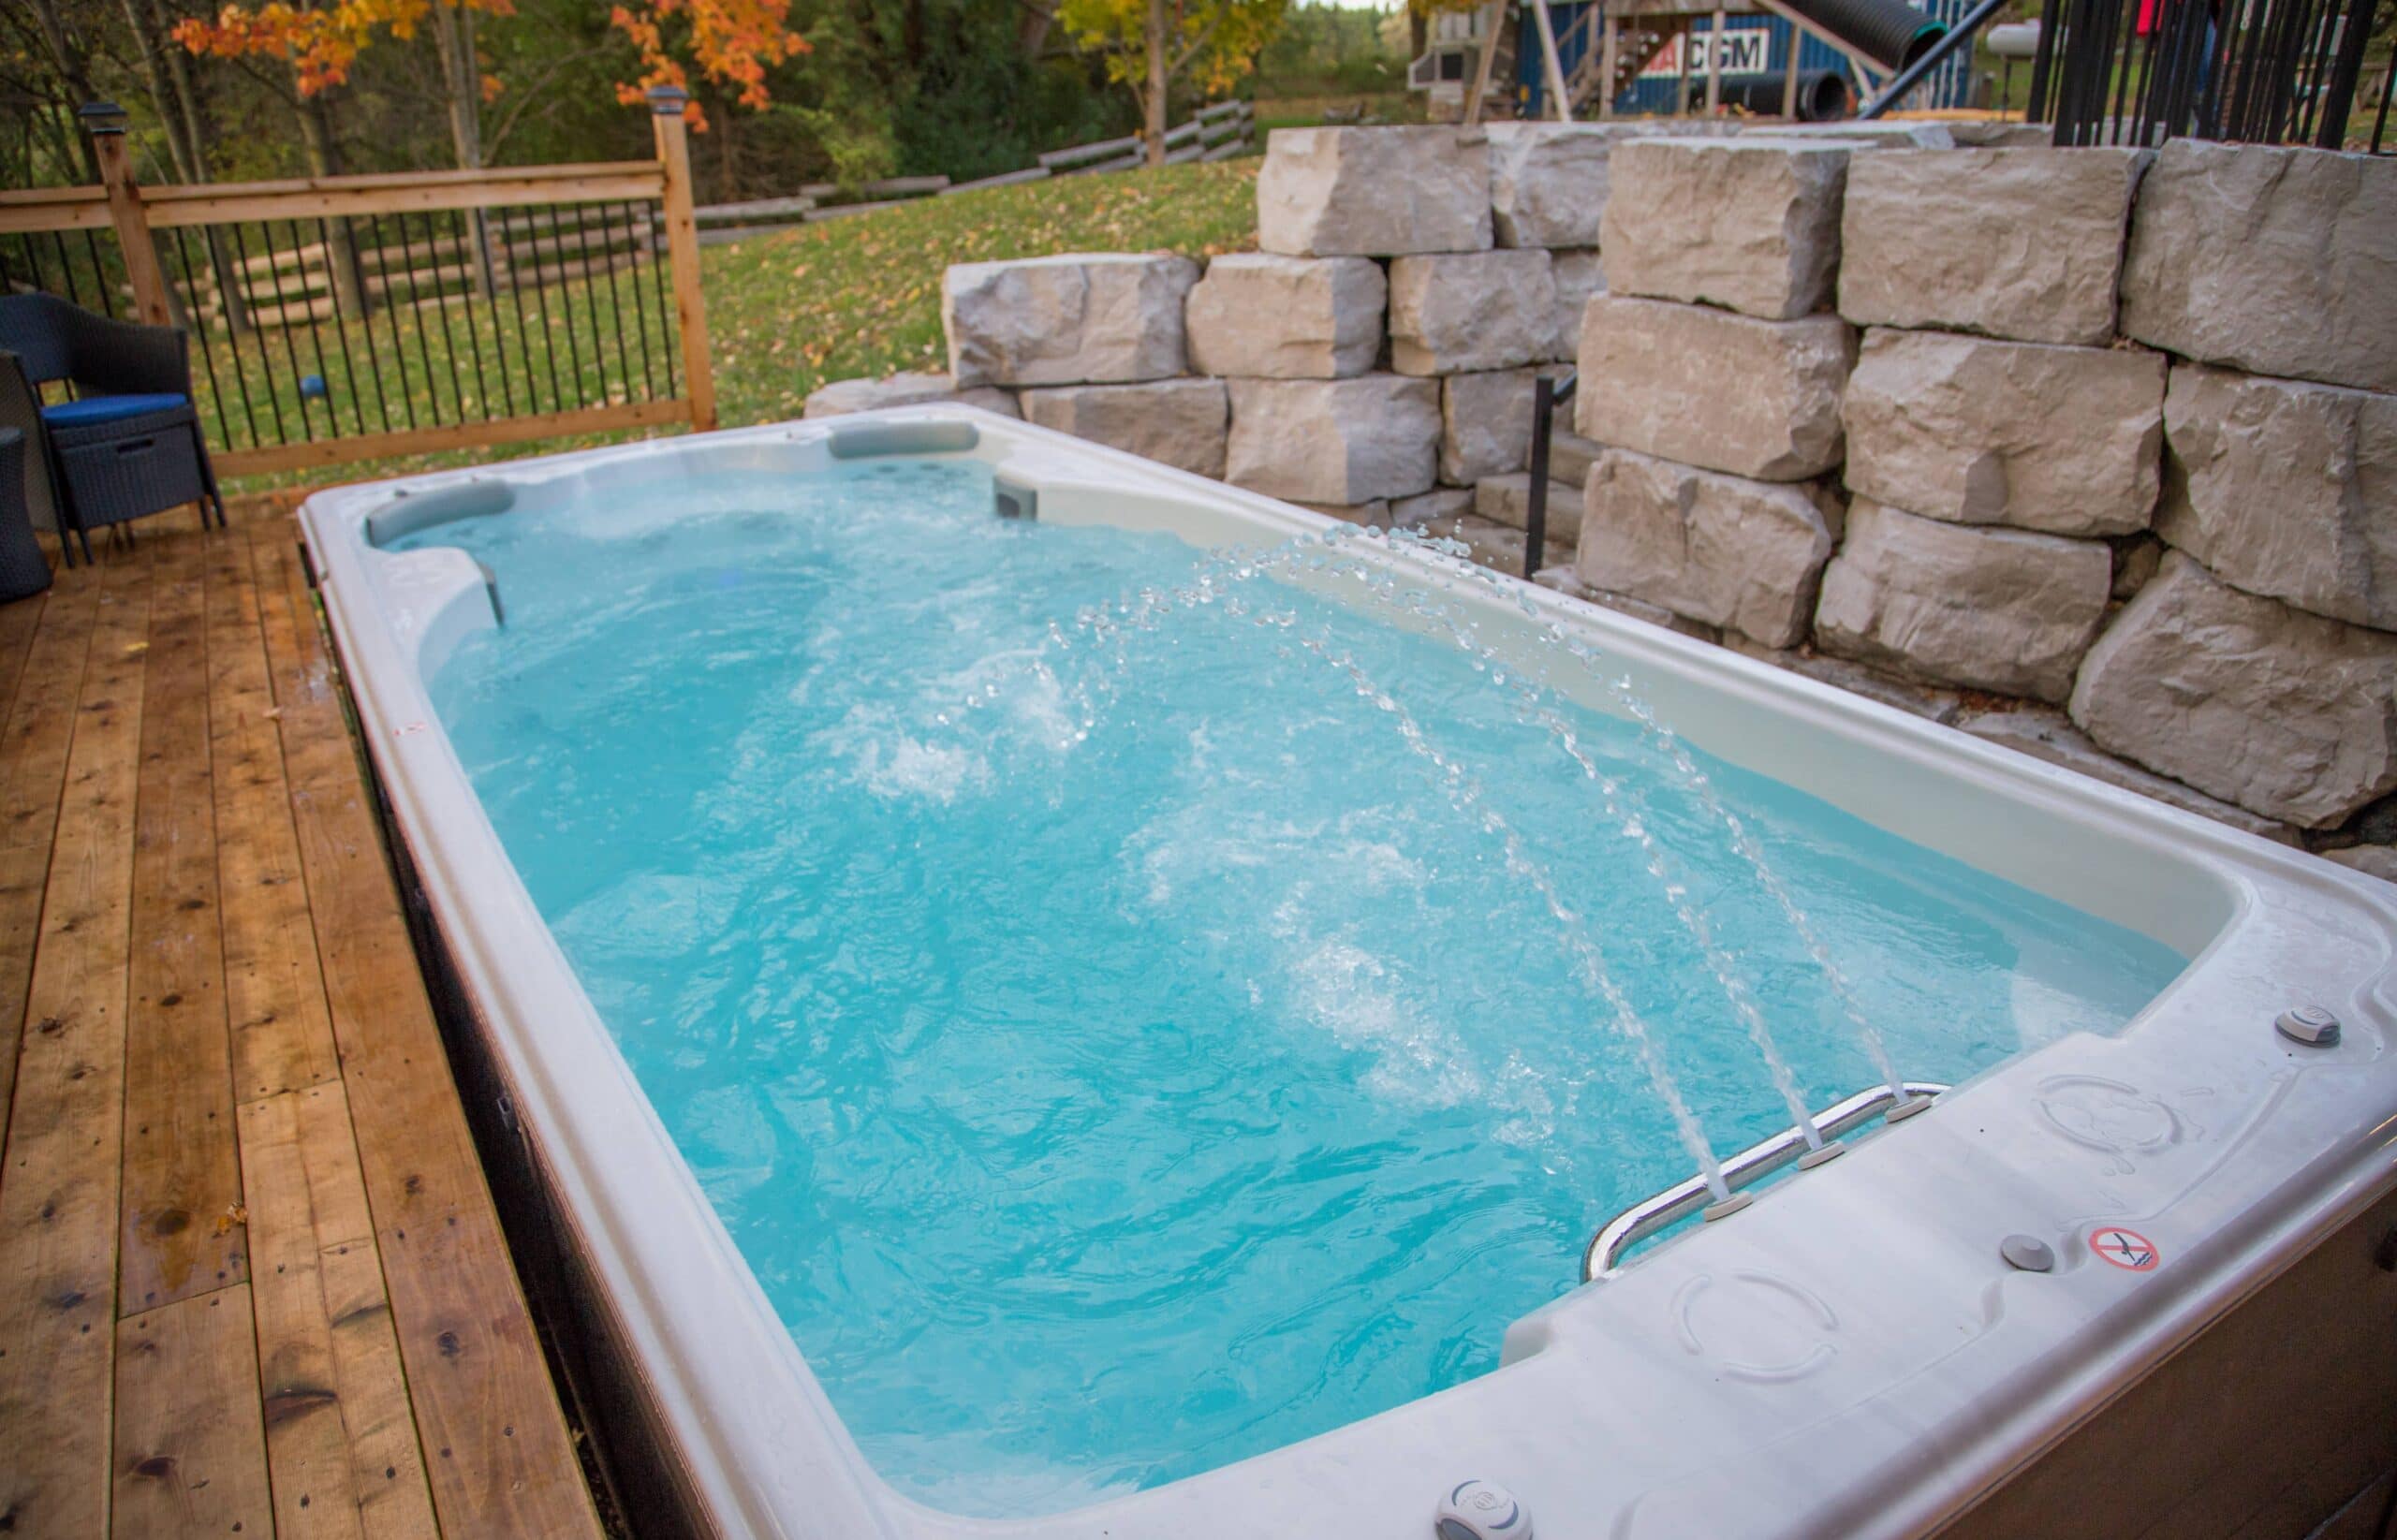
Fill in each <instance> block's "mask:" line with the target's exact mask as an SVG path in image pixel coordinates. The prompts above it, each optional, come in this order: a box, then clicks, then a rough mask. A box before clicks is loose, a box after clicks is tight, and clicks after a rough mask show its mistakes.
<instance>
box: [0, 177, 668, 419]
mask: <svg viewBox="0 0 2397 1540" xmlns="http://www.w3.org/2000/svg"><path fill="white" fill-rule="evenodd" d="M152 239H153V242H154V246H155V248H156V250H157V254H158V265H159V269H160V271H161V272H162V274H163V275H164V277H165V280H166V284H167V287H168V291H169V300H170V302H171V304H172V307H173V310H174V312H175V318H176V319H177V320H178V321H180V322H181V323H182V324H183V325H184V327H185V328H186V330H188V332H189V334H190V337H191V343H192V372H193V375H194V386H195V394H196V395H197V396H198V397H199V409H200V413H201V420H202V423H203V425H204V427H205V429H206V431H207V432H208V433H209V437H210V441H211V442H212V444H213V445H214V446H215V447H216V448H217V449H218V450H219V452H220V453H227V454H232V455H241V454H243V453H247V452H254V451H271V450H281V449H287V448H290V447H295V446H301V445H307V444H314V443H318V442H328V441H331V440H334V439H340V438H344V437H351V436H357V435H364V434H391V433H414V432H419V431H422V430H426V429H435V428H449V429H457V428H464V427H468V426H471V425H474V424H481V423H497V422H501V421H504V420H507V419H510V418H537V417H554V416H558V415H561V414H566V413H571V412H581V411H588V410H591V409H594V408H597V407H602V406H621V405H625V404H628V403H667V402H671V401H673V400H675V399H676V398H677V396H678V395H679V394H680V391H681V382H680V381H679V380H678V378H677V377H676V353H677V350H678V347H679V345H680V339H679V338H678V336H677V335H676V332H675V324H674V306H673V303H672V299H671V296H670V295H669V293H668V292H667V290H666V287H665V283H664V278H663V264H662V263H661V262H660V261H659V260H658V257H659V254H660V252H661V250H662V247H663V241H664V236H663V232H662V230H661V227H660V221H659V219H658V216H657V209H656V205H655V204H654V203H647V202H614V203H596V204H560V205H531V206H522V207H501V208H492V209H477V210H465V209H447V210H432V211H426V212H421V213H383V214H375V215H365V216H358V217H352V216H350V215H346V214H333V215H328V216H319V217H316V218H301V219H269V220H253V221H238V222H230V223H225V224H211V225H205V226H197V227H195V226H180V227H169V228H157V229H154V230H153V231H152ZM25 290H40V291H45V292H48V293H51V294H56V295H58V296H60V297H61V298H63V299H66V300H68V301H73V302H74V303H76V304H79V305H81V306H84V307H85V308H87V309H90V310H95V311H98V312H101V313H102V314H104V315H110V316H120V317H122V316H129V315H130V314H131V313H132V311H133V309H134V305H133V301H132V294H131V288H130V284H129V281H128V278H127V275H126V273H125V263H124V261H123V259H122V256H121V254H120V253H119V252H118V250H117V249H116V240H115V237H114V235H113V234H112V233H111V232H108V231H96V230H93V229H90V228H85V229H80V230H65V231H62V230H43V231H36V232H27V233H21V234H16V235H8V236H0V291H6V292H22V291H25Z"/></svg>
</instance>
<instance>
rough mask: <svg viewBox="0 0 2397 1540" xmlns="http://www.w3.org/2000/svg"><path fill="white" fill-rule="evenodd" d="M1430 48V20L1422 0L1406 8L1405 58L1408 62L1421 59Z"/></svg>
mask: <svg viewBox="0 0 2397 1540" xmlns="http://www.w3.org/2000/svg"><path fill="white" fill-rule="evenodd" d="M1431 46H1432V18H1431V15H1430V13H1429V12H1427V11H1426V10H1424V8H1423V0H1415V3H1414V4H1412V5H1410V6H1408V7H1406V56H1407V58H1408V59H1410V60H1414V59H1419V58H1421V57H1423V54H1424V51H1426V50H1428V49H1429V48H1430V47H1431Z"/></svg>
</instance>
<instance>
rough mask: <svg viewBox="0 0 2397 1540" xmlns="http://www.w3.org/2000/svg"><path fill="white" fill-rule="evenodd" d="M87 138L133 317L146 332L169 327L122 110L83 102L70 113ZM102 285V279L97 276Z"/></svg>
mask: <svg viewBox="0 0 2397 1540" xmlns="http://www.w3.org/2000/svg"><path fill="white" fill-rule="evenodd" d="M75 115H76V116H77V117H79V118H81V119H82V120H83V127H84V129H85V130H86V131H87V132H89V133H90V134H91V136H92V154H93V155H94V157H95V158H96V159H97V160H98V161H99V163H100V182H101V183H102V184H103V185H104V186H106V188H107V189H108V195H109V223H110V224H111V225H113V226H114V227H116V243H117V247H118V249H119V250H120V251H122V252H123V253H124V256H125V278H126V280H127V281H128V282H130V283H131V284H132V286H133V312H134V315H135V316H136V317H137V318H139V319H140V320H141V321H143V322H145V323H146V324H148V325H151V326H172V325H174V324H175V313H174V309H173V306H172V304H171V302H170V301H169V300H168V298H167V278H166V274H165V273H163V272H161V271H159V270H158V248H157V247H156V246H154V245H152V244H151V243H150V220H149V216H148V215H147V214H145V213H143V212H142V208H141V189H140V188H139V187H137V186H136V185H134V182H133V166H132V162H131V161H130V160H129V159H128V157H127V156H126V154H125V109H124V108H122V107H119V106H118V105H117V104H116V103H114V102H85V103H84V104H83V105H82V106H81V107H80V108H77V109H76V110H75ZM98 278H99V281H100V282H101V283H103V284H105V283H107V282H108V274H106V273H100V274H98Z"/></svg>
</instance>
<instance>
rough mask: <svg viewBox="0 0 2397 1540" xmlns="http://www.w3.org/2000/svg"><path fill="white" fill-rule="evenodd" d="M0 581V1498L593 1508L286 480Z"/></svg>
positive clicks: (279, 1514) (489, 1528) (323, 1507)
mask: <svg viewBox="0 0 2397 1540" xmlns="http://www.w3.org/2000/svg"><path fill="white" fill-rule="evenodd" d="M193 524H194V521H193V520H192V519H191V518H190V517H189V516H188V515H186V514H182V513H176V514H171V515H169V516H168V517H167V518H165V519H161V520H154V521H148V522H147V523H146V524H145V525H144V527H143V530H142V533H141V535H140V544H139V546H138V547H135V548H134V549H132V550H115V551H110V552H109V553H107V554H105V555H104V556H103V557H102V560H101V562H100V563H99V564H98V565H97V567H96V568H93V567H85V568H81V569H78V570H76V571H73V572H62V573H61V574H60V575H59V578H58V581H57V582H56V584H55V586H54V587H53V588H52V589H51V592H50V593H49V594H47V595H46V596H44V597H42V598H38V599H31V600H25V601H22V602H20V603H17V604H13V605H7V606H0V705H5V713H6V714H5V726H4V727H0V1120H5V1122H0V1138H5V1155H4V1157H0V1532H5V1533H12V1534H17V1535H39V1536H45V1537H48V1536H77V1537H80V1536H99V1535H103V1534H111V1533H112V1534H116V1535H121V1536H145V1537H147V1536H164V1535H176V1534H194V1535H199V1534H206V1535H213V1536H223V1535H228V1534H241V1535H244V1536H250V1535H267V1534H274V1533H281V1534H284V1535H310V1536H315V1535H327V1536H333V1535H340V1536H351V1535H355V1536H360V1537H369V1536H371V1537H376V1540H381V1537H386V1536H389V1537H401V1536H416V1535H434V1534H446V1535H449V1536H462V1535H478V1536H479V1535H507V1536H518V1535H532V1536H551V1535H596V1534H597V1533H599V1525H598V1522H597V1520H596V1517H595V1514H594V1511H593V1506H592V1501H591V1496H590V1493H589V1491H588V1490H587V1489H586V1488H585V1486H584V1483H583V1476H582V1471H581V1463H580V1461H579V1459H578V1458H577V1455H576V1450H575V1446H574V1443H573V1438H572V1435H571V1434H570V1433H569V1431H568V1429H567V1426H566V1419H565V1417H564V1416H563V1415H562V1414H561V1412H560V1408H559V1401H558V1396H557V1393H556V1391H555V1389H554V1387H553V1386H551V1381H550V1377H549V1372H548V1369H547V1366H546V1364H545V1363H544V1360H543V1357H542V1354H541V1348H540V1343H539V1342H538V1340H537V1337H536V1335H535V1331H534V1327H533V1322H532V1318H531V1316H530V1314H529V1313H528V1312H527V1310H526V1307H525V1302H524V1297H523V1294H522V1290H521V1289H520V1288H519V1286H518V1282H517V1277H516V1273H515V1270H514V1268H513V1265H512V1264H511V1262H510V1261H509V1257H508V1253H507V1245H506V1242H505V1241H504V1239H502V1236H501V1233H500V1228H499V1224H498V1220H497V1217H496V1215H495V1214H494V1212H493V1207H492V1200H491V1195H490V1193H489V1191H488V1190H487V1188H486V1186H485V1183H484V1180H483V1172H482V1168H481V1166H480V1165H479V1164H478V1160H477V1158H476V1154H475V1148H474V1145H473V1143H472V1141H471V1139H470V1138H469V1137H468V1134H467V1129H466V1122H465V1116H464V1111H463V1108H462V1107H461V1106H460V1105H459V1100H458V1093H457V1091H456V1089H455V1087H454V1086H453V1085H452V1083H451V1081H450V1078H449V1064H448V1061H447V1059H446V1057H445V1056H444V1053H443V1049H442V1046H441V1042H440V1039H439V1037H438V1035H437V1033H436V1030H435V1027H434V1019H433V1016H432V1012H431V1009H430V1007H429V1005H427V1001H426V996H425V990H424V986H423V982H422V979H421V978H420V977H419V974H418V971H417V966H416V957H415V954H414V952H413V951H412V949H411V947H410V945H409V940H408V935H407V932H406V929H405V925H404V919H403V917H402V913H401V909H400V905H399V900H398V897H397V894H396V892H395V890H394V888H393V886H392V880H391V876H390V870H389V868H388V866H387V864H386V860H385V857H384V852H383V847H382V843H381V840H380V834H379V830H378V829H377V826H376V822H375V815H374V811H373V808H372V805H371V803H370V802H369V801H368V799H367V798H366V795H365V792H364V790H363V787H362V785H361V783H360V776H359V770H358V765H357V761H356V758H355V756H354V752H353V748H352V743H351V739H350V735H349V732H348V729H347V726H346V723H345V721H344V717H343V709H342V702H341V699H340V696H339V690H338V685H337V684H336V682H334V679H333V676H332V671H331V667H330V664H329V661H328V657H327V653H326V644H325V640H324V636H323V633H322V631H321V629H320V628H319V626H318V625H317V623H316V609H315V606H314V602H313V596H312V595H311V594H310V593H309V590H308V587H307V583H306V579H305V575H304V572H303V569H302V567H301V564H300V561H299V558H298V554H297V550H296V546H295V535H296V532H295V529H294V527H293V525H292V523H291V521H289V519H288V518H287V517H274V516H269V515H265V514H259V515H257V517H255V518H252V519H249V520H246V521H237V522H236V524H235V526H234V528H233V529H232V530H231V531H229V532H214V533H211V534H209V535H205V536H202V535H199V533H198V532H197V531H196V530H195V529H194V527H193Z"/></svg>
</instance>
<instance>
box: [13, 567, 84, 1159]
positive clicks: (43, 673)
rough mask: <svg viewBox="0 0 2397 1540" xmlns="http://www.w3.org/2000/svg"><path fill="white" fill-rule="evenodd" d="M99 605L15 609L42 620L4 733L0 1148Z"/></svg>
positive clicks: (63, 602) (35, 603)
mask: <svg viewBox="0 0 2397 1540" xmlns="http://www.w3.org/2000/svg"><path fill="white" fill-rule="evenodd" d="M98 599H99V585H98V584H97V583H96V582H90V583H79V584H76V585H75V586H74V587H72V588H71V589H69V590H68V591H67V592H66V593H65V594H48V595H45V596H44V597H42V598H40V599H28V600H25V601H24V602H23V603H22V605H20V606H13V607H11V608H21V609H29V610H32V611H35V612H36V621H37V625H38V629H37V631H36V633H35V635H34V637H33V638H32V640H31V641H30V643H29V644H28V646H27V649H26V653H25V658H24V662H23V664H22V667H20V669H19V672H18V676H17V684H16V688H15V690H14V692H13V695H12V697H11V699H10V701H9V706H8V720H7V727H6V729H5V730H0V1141H5V1140H6V1138H7V1132H8V1116H9V1107H10V1105H11V1104H12V1103H13V1101H14V1100H15V1092H16V1084H17V1054H18V1045H19V1039H20V1036H21V1034H22V1032H23V1030H24V1024H25V990H27V989H28V988H29V987H30V986H31V984H32V981H33V972H34V944H35V938H36V937H37V935H39V933H40V931H41V902H42V892H43V889H44V887H46V885H47V882H48V879H49V876H50V843H51V835H52V834H53V833H54V832H55V831H56V829H57V827H58V796H59V786H60V782H61V778H62V777H64V776H65V774H66V749H67V745H68V743H69V742H70V741H72V740H73V738H74V735H75V697H76V694H77V692H78V691H80V690H81V688H82V685H83V663H84V659H85V657H86V655H87V654H88V653H89V652H90V650H91V640H92V621H93V617H94V616H95V615H96V614H97V613H98V608H97V601H98ZM7 1184H8V1178H7V1163H6V1162H5V1161H0V1190H5V1189H6V1188H7Z"/></svg>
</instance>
